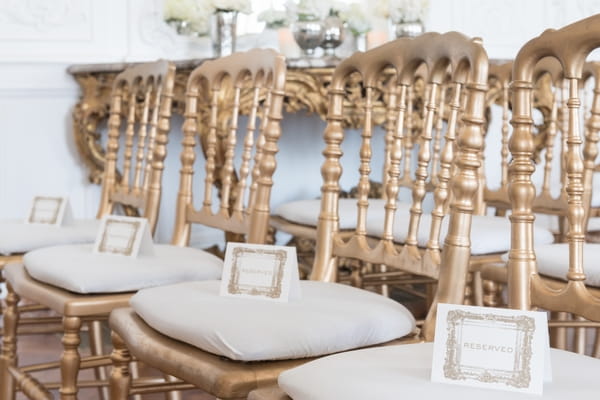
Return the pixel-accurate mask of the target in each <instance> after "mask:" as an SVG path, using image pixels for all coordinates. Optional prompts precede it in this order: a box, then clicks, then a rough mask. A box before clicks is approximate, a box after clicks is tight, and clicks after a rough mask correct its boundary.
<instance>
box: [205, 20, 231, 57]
mask: <svg viewBox="0 0 600 400" xmlns="http://www.w3.org/2000/svg"><path fill="white" fill-rule="evenodd" d="M237 16H238V12H237V11H230V10H217V11H215V12H214V13H213V14H212V16H211V20H210V22H211V23H210V39H211V41H212V48H213V56H214V57H223V56H228V55H230V54H231V53H233V52H235V39H236V30H237Z"/></svg>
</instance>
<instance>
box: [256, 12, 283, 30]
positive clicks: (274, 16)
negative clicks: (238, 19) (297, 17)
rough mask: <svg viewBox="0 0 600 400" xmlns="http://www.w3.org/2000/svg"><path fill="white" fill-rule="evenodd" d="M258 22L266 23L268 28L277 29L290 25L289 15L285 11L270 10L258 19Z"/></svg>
mask: <svg viewBox="0 0 600 400" xmlns="http://www.w3.org/2000/svg"><path fill="white" fill-rule="evenodd" d="M256 19H257V20H258V22H264V23H265V24H266V26H267V28H271V29H276V28H282V27H284V26H288V25H289V24H290V19H289V15H288V13H287V12H285V11H280V10H274V9H272V8H269V9H267V10H264V11H263V12H261V13H260V14H258V16H257V17H256Z"/></svg>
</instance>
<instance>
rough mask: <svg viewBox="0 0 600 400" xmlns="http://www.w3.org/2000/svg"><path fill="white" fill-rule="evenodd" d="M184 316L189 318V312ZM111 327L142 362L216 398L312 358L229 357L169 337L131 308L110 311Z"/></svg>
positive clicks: (239, 392)
mask: <svg viewBox="0 0 600 400" xmlns="http://www.w3.org/2000/svg"><path fill="white" fill-rule="evenodd" d="M186 318H187V319H188V320H190V319H191V318H190V315H187V316H186ZM109 323H110V327H111V329H112V330H113V331H114V332H116V333H117V334H118V335H119V336H121V337H122V338H123V340H124V341H125V343H127V348H128V349H129V351H130V353H131V354H132V355H133V356H135V357H138V358H139V359H140V360H144V364H145V365H148V366H151V367H155V368H160V370H161V371H162V372H164V373H166V374H170V375H173V376H177V377H178V378H180V379H183V380H184V381H186V382H190V383H192V384H194V385H196V386H197V387H199V388H200V389H203V390H205V391H207V392H211V393H212V394H213V395H215V396H217V397H218V398H223V399H234V398H246V396H247V395H248V392H250V391H251V390H253V389H256V388H257V387H262V386H267V385H272V384H275V383H276V382H277V377H278V376H279V374H280V373H281V372H282V371H285V370H286V369H290V368H293V367H295V366H297V365H300V364H302V363H305V362H307V361H311V360H312V359H310V358H309V359H300V360H281V361H268V362H262V363H261V362H257V363H245V362H240V361H232V360H228V359H226V358H223V357H220V356H216V355H214V354H210V353H207V352H205V351H202V350H200V349H198V348H196V347H193V346H190V345H189V344H186V343H182V342H180V341H177V340H174V339H171V338H169V337H167V336H164V335H162V334H161V333H159V332H157V331H156V330H154V329H152V328H151V327H150V326H148V324H146V323H145V322H144V321H143V320H142V319H141V318H140V317H139V316H138V315H137V314H136V313H135V311H133V309H132V308H118V309H116V310H114V311H113V312H111V314H110V319H109Z"/></svg>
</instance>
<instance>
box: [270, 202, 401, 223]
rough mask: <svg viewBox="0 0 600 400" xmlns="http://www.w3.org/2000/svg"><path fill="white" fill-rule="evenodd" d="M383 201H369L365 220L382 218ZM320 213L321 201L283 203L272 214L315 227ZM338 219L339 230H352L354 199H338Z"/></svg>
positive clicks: (354, 211) (354, 215)
mask: <svg viewBox="0 0 600 400" xmlns="http://www.w3.org/2000/svg"><path fill="white" fill-rule="evenodd" d="M384 205H385V200H383V199H369V210H368V214H367V218H368V219H370V218H379V219H382V218H383V212H384V208H383V206H384ZM409 207H410V205H409V204H406V203H398V210H405V211H406V210H408V209H409ZM320 212H321V200H319V199H314V200H297V201H291V202H289V203H284V204H282V205H280V206H279V207H277V209H276V210H275V212H274V214H275V215H278V216H280V217H282V218H285V219H286V220H288V221H291V222H296V223H298V224H302V225H308V226H314V227H316V226H317V223H318V221H319V213H320ZM338 212H339V218H340V229H341V230H347V229H354V228H355V227H356V199H340V201H339V203H338Z"/></svg>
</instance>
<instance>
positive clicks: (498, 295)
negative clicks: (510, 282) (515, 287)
mask: <svg viewBox="0 0 600 400" xmlns="http://www.w3.org/2000/svg"><path fill="white" fill-rule="evenodd" d="M502 303H503V301H502V284H501V283H498V282H494V281H491V280H484V281H483V305H484V306H486V307H500V306H502Z"/></svg>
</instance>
